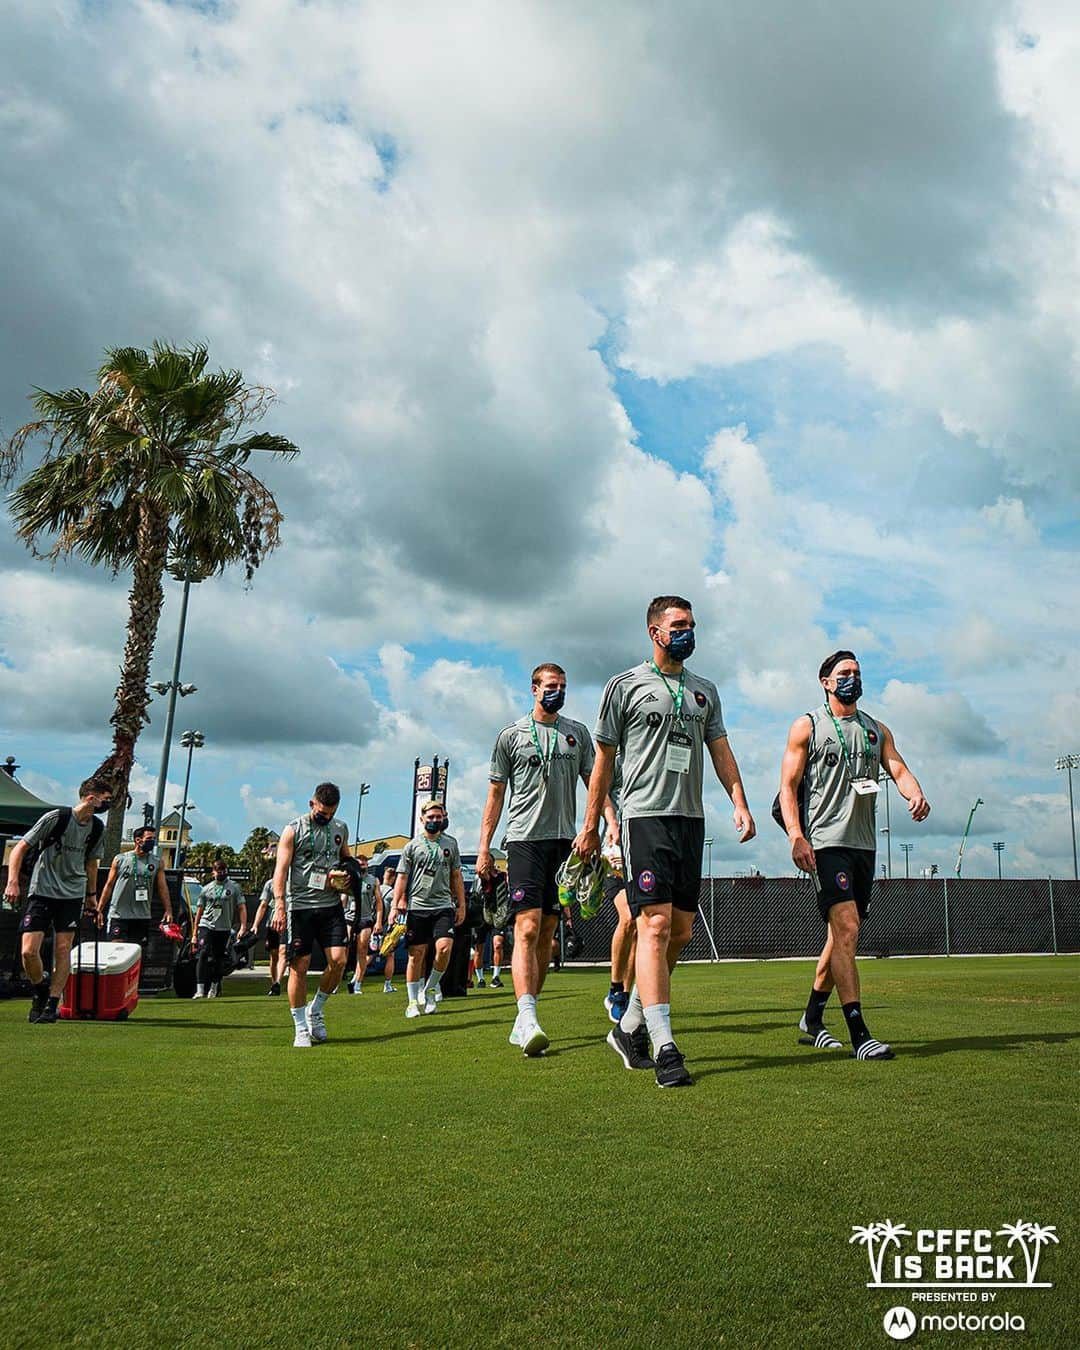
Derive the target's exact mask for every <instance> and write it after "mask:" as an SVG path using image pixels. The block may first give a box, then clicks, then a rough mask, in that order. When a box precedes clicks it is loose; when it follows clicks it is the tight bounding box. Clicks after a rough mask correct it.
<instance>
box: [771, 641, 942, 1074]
mask: <svg viewBox="0 0 1080 1350" xmlns="http://www.w3.org/2000/svg"><path fill="white" fill-rule="evenodd" d="M818 680H819V681H820V683H821V686H822V688H823V690H824V691H825V701H824V703H823V704H821V705H819V706H818V707H817V708H815V709H813V711H812V712H808V713H807V714H806V715H805V716H803V717H800V718H799V719H798V720H797V721H796V722H795V723H794V724H793V725H792V728H791V731H790V733H789V734H788V743H787V748H786V750H785V751H784V760H783V764H782V766H781V769H780V796H779V805H780V811H781V814H782V817H783V824H784V828H785V829H786V830H787V834H788V838H789V840H790V841H791V857H792V860H793V861H794V863H795V865H796V866H797V867H799V868H801V869H802V871H804V872H808V873H809V874H810V877H811V879H812V880H813V882H814V889H815V891H816V893H817V901H818V909H819V911H820V913H821V917H822V918H823V919H824V920H825V922H826V924H828V928H829V935H828V937H827V939H826V941H825V946H824V948H823V950H822V953H821V956H820V957H819V958H818V965H817V971H816V972H815V975H814V984H813V988H812V989H811V991H810V1000H809V1002H808V1003H807V1005H806V1012H805V1013H804V1015H803V1018H802V1021H801V1022H800V1023H799V1030H800V1031H802V1032H803V1033H804V1034H803V1036H802V1037H801V1038H800V1043H801V1044H803V1045H812V1046H815V1047H816V1048H817V1049H819V1050H839V1049H841V1045H840V1042H839V1041H838V1040H837V1039H836V1037H835V1036H833V1034H832V1033H831V1032H830V1031H829V1030H828V1029H827V1028H826V1026H825V1023H824V1014H825V1004H826V1002H827V1001H828V998H829V994H830V993H831V992H832V990H833V987H834V986H835V987H836V991H837V994H838V995H839V997H840V1002H841V1005H842V1007H843V1012H844V1019H845V1021H846V1022H847V1026H848V1031H849V1033H850V1035H851V1052H852V1055H853V1056H854V1057H855V1058H856V1059H863V1060H868V1059H873V1060H885V1059H892V1058H894V1055H893V1051H892V1049H891V1048H890V1047H889V1046H888V1045H885V1044H884V1043H883V1042H881V1041H878V1040H875V1039H874V1037H872V1036H871V1035H870V1032H869V1031H868V1030H867V1027H866V1022H865V1020H864V1018H863V1015H862V1003H861V1001H860V990H859V972H858V969H857V967H856V965H855V952H856V949H857V947H858V944H859V926H860V924H861V922H862V920H863V918H864V917H865V915H866V912H867V907H868V905H869V903H870V892H871V890H872V889H873V885H874V860H875V856H876V855H875V849H876V847H877V816H876V807H877V797H878V792H879V787H878V777H879V774H880V771H881V769H882V768H884V770H885V772H886V773H887V774H888V775H889V777H890V778H891V779H892V780H893V782H894V783H895V784H896V787H897V790H898V791H899V792H900V795H901V796H902V797H904V798H905V800H906V801H907V804H908V809H909V811H910V812H911V818H912V820H914V821H922V820H925V819H926V817H927V816H928V815H929V814H930V806H929V803H928V802H927V800H926V798H925V797H924V796H923V792H922V788H921V787H920V786H919V783H918V780H917V779H916V777H915V775H914V774H913V773H912V772H911V770H910V769H909V768H908V766H907V765H906V764H905V763H904V760H903V757H902V756H901V754H900V752H899V750H897V748H896V744H895V742H894V741H893V736H892V732H891V731H890V730H889V728H888V727H887V726H886V725H885V723H884V722H879V721H878V720H876V719H875V718H873V717H871V716H869V714H867V713H864V712H862V711H861V710H860V709H859V708H858V707H857V704H858V701H859V699H860V698H861V697H862V674H861V672H860V669H859V662H858V660H857V659H856V657H855V653H854V652H849V651H836V652H833V653H832V655H831V656H827V657H826V658H825V660H824V661H823V662H822V663H821V668H820V670H819V671H818ZM800 791H801V793H802V796H803V803H802V804H801V805H800V801H799V796H800Z"/></svg>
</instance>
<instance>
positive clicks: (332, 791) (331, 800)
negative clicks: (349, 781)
mask: <svg viewBox="0 0 1080 1350" xmlns="http://www.w3.org/2000/svg"><path fill="white" fill-rule="evenodd" d="M311 795H312V797H313V798H314V799H315V801H317V802H318V803H319V805H320V806H337V804H338V802H339V801H341V789H340V788H339V787H338V785H337V784H336V783H320V784H319V786H318V787H317V788H316V789H315V791H314V792H313V793H312V794H311Z"/></svg>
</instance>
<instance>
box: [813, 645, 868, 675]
mask: <svg viewBox="0 0 1080 1350" xmlns="http://www.w3.org/2000/svg"><path fill="white" fill-rule="evenodd" d="M858 659H859V658H858V657H857V656H856V655H855V653H854V652H849V651H848V650H847V649H846V648H845V647H841V649H840V650H839V651H838V652H833V654H832V655H831V656H827V657H826V658H825V660H824V661H822V663H821V669H820V670H819V671H818V673H817V677H818V679H819V680H827V679H828V678H829V676H830V675H831V674H832V673H833V669H834V668H835V667H836V666H838V665H839V664H840V662H841V661H857V660H858Z"/></svg>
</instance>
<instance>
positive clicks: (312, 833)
mask: <svg viewBox="0 0 1080 1350" xmlns="http://www.w3.org/2000/svg"><path fill="white" fill-rule="evenodd" d="M290 824H291V825H292V828H293V835H294V838H293V856H292V866H291V867H290V868H289V877H288V884H287V888H286V894H285V907H286V909H287V910H296V909H327V908H329V907H330V906H331V905H340V904H341V894H340V892H338V891H335V890H334V888H333V887H332V886H331V885H330V884H329V881H328V880H327V876H328V874H329V873H330V871H331V870H332V869H333V868H335V867H336V866H337V865H338V863H339V862H340V861H341V846H342V844H344V843H345V841H346V839H348V837H349V830H348V826H347V825H346V824H345V822H344V821H343V820H338V819H337V818H336V817H335V818H334V819H333V820H331V821H330V823H329V824H328V825H319V824H313V823H312V819H311V814H310V812H309V813H308V814H307V815H306V816H300V817H299V818H298V819H296V820H294V821H291V822H290ZM320 875H321V884H316V883H317V882H319V879H320Z"/></svg>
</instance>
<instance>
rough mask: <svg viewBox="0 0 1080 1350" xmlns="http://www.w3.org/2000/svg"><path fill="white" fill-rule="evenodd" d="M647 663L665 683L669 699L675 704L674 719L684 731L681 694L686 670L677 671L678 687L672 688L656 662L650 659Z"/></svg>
mask: <svg viewBox="0 0 1080 1350" xmlns="http://www.w3.org/2000/svg"><path fill="white" fill-rule="evenodd" d="M649 665H650V666H652V668H653V670H654V671H655V672H656V674H657V675H659V676H660V678H661V679H662V680H663V681H664V683H665V684H666V685H667V691H668V693H669V694H670V695H671V701H672V702H673V703H674V704H675V720H676V721H677V722H678V724H679V726H680V727H682V729H683V731H685V730H686V727H685V725H684V724H683V719H682V701H683V695H684V694H685V693H686V671H685V670H680V671H679V687H678V689H672V687H671V684H670V683H669V681H668V677H667V676H666V675H665V674H664V672H663V671H662V670H661V669H660V667H659V666H658V665H657V664H656V662H655V661H650V662H649Z"/></svg>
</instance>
